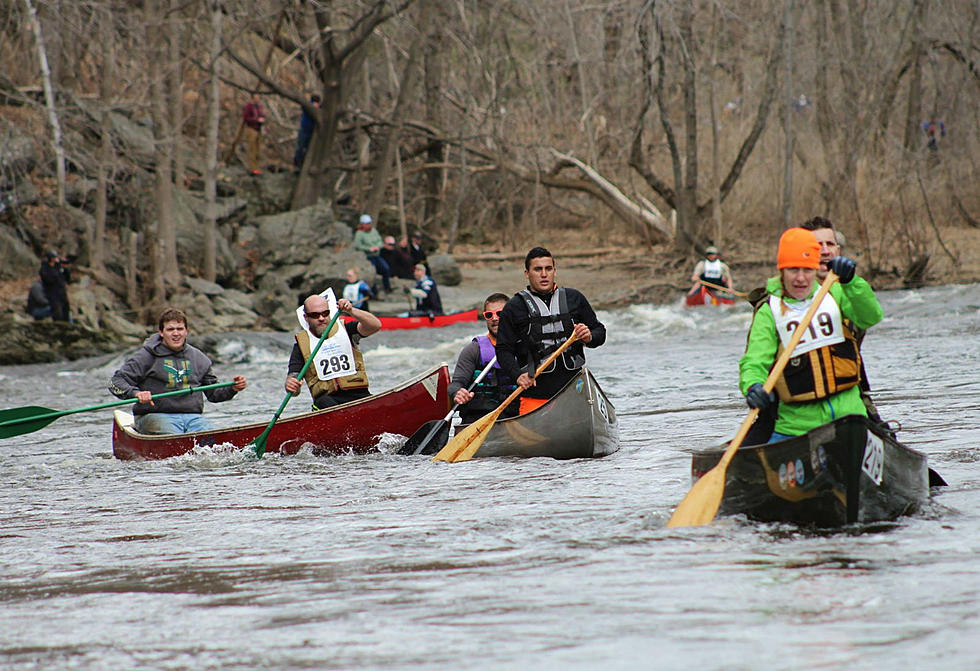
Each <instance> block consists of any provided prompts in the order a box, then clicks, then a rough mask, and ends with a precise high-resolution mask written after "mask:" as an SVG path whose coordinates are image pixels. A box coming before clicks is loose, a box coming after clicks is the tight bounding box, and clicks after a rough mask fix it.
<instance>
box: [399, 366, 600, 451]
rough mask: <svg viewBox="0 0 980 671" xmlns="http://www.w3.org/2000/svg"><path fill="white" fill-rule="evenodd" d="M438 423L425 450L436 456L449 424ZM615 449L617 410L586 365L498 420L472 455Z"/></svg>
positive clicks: (423, 433) (427, 428)
mask: <svg viewBox="0 0 980 671" xmlns="http://www.w3.org/2000/svg"><path fill="white" fill-rule="evenodd" d="M442 424H443V425H444V426H445V427H446V428H445V429H443V430H442V431H441V432H440V433H438V434H436V435H435V436H434V437H433V439H432V441H431V442H430V443H429V444H428V446H427V449H426V450H425V452H424V454H435V453H436V452H438V451H439V450H440V449H442V448H443V447H444V446H445V445H446V443H447V442H448V439H449V430H448V425H446V423H445V422H442ZM431 426H432V424H431V423H430V424H427V425H425V426H423V427H422V428H421V429H420V430H419V433H418V434H417V435H418V436H419V438H421V436H423V435H426V434H428V432H429V429H430V427H431ZM457 430H458V428H457ZM412 438H413V439H414V438H415V436H413V437H412ZM410 442H411V441H410ZM406 445H409V444H408V443H406ZM410 447H412V448H413V449H414V447H417V445H415V446H411V445H410ZM618 449H619V425H618V423H617V421H616V409H615V408H613V405H612V403H610V401H609V399H608V398H606V395H605V393H604V392H603V391H602V388H601V387H600V386H599V383H598V382H596V380H595V378H594V377H593V376H592V373H591V372H590V371H589V369H588V368H585V367H583V368H582V369H581V370H580V371H579V373H578V375H576V376H575V377H574V378H572V379H571V380H569V381H568V384H566V385H565V386H564V387H562V389H561V391H559V392H558V393H557V394H555V396H554V397H552V398H551V399H549V400H548V402H547V403H545V404H544V405H542V406H540V407H538V408H535V409H534V410H532V411H531V412H529V413H527V414H524V415H519V416H517V417H508V418H507V419H498V420H497V421H496V422H495V423H494V424H493V427H492V428H491V429H490V431H489V433H488V434H487V437H486V440H484V441H483V444H482V445H480V448H479V449H478V450H477V451H476V453H475V454H474V455H473V458H474V459H478V458H482V457H552V458H554V459H589V458H592V457H604V456H606V455H607V454H612V453H613V452H615V451H616V450H618ZM407 453H408V454H411V453H412V451H409V452H407Z"/></svg>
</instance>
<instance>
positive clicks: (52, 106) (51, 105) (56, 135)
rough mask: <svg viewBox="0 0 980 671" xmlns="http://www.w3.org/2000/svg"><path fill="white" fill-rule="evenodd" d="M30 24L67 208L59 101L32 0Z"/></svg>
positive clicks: (60, 193) (28, 0)
mask: <svg viewBox="0 0 980 671" xmlns="http://www.w3.org/2000/svg"><path fill="white" fill-rule="evenodd" d="M24 4H25V5H27V14H28V17H29V18H30V23H31V25H32V26H34V40H35V42H36V44H37V60H38V65H39V66H40V68H41V80H42V82H43V84H44V101H45V105H46V106H47V108H48V123H50V124H51V140H52V145H53V146H54V154H55V171H56V174H57V178H58V206H59V207H64V206H65V150H64V147H63V146H62V143H61V141H62V136H61V122H60V121H59V120H58V109H57V101H56V100H55V97H54V88H53V87H52V85H51V68H50V67H49V66H48V53H47V50H46V49H45V48H44V35H43V33H42V31H41V20H40V18H38V15H37V10H36V9H35V8H34V3H33V2H31V0H24Z"/></svg>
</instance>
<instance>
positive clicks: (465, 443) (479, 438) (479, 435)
mask: <svg viewBox="0 0 980 671" xmlns="http://www.w3.org/2000/svg"><path fill="white" fill-rule="evenodd" d="M577 340H578V336H577V335H575V333H574V332H573V333H572V337H571V338H569V339H568V340H566V341H565V342H563V343H562V344H561V347H559V348H558V349H556V350H555V351H554V352H552V353H551V354H549V355H548V358H547V359H545V360H544V361H542V362H541V365H540V366H538V369H537V370H536V371H534V375H533V377H537V376H538V375H541V373H543V372H544V370H545V369H546V368H547V367H548V366H550V365H551V362H552V361H554V360H555V359H557V358H558V357H559V356H561V353H562V352H564V351H565V350H566V349H568V347H569V345H571V344H572V343H573V342H576V341H577ZM523 391H524V389H523V388H521V387H517V389H515V390H514V391H513V392H511V395H510V396H508V397H507V400H505V401H504V402H503V403H501V404H500V405H499V406H498V407H497V409H496V410H494V411H493V412H491V413H489V414H487V415H484V416H483V417H481V418H480V419H478V420H476V421H475V422H473V423H472V424H470V425H469V426H468V427H466V428H465V429H463V430H462V431H460V432H459V433H457V434H456V437H455V438H453V439H452V440H450V441H449V443H447V444H446V446H445V447H444V448H442V449H441V450H439V452H438V454H436V456H434V457H432V461H448V462H457V461H469V460H470V459H472V458H473V455H474V454H476V451H477V450H478V449H480V445H483V441H485V440H486V439H487V434H488V433H490V429H491V428H492V427H493V424H494V422H496V421H497V418H498V417H500V413H502V412H503V411H504V409H505V408H506V407H507V406H508V405H510V404H511V402H512V401H513V400H514V399H516V398H517V397H518V396H520V395H521V392H523Z"/></svg>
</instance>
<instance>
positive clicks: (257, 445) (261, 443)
mask: <svg viewBox="0 0 980 671" xmlns="http://www.w3.org/2000/svg"><path fill="white" fill-rule="evenodd" d="M362 302H363V301H358V302H357V304H358V305H359V304H360V303H362ZM338 317H340V309H339V308H338V309H337V314H335V315H334V316H333V319H331V320H330V323H329V324H327V328H325V329H323V335H321V336H320V339H319V340H317V341H316V347H314V348H313V351H312V352H310V356H309V358H308V359H307V360H306V363H304V364H303V367H302V368H301V369H300V371H299V374H298V375H297V376H296V377H298V378H299V379H300V380H302V379H303V377H304V376H305V375H306V371H307V370H308V369H309V367H310V364H311V363H313V357H315V356H316V353H317V352H319V351H320V346H321V345H323V341H324V340H326V339H327V335H329V334H330V329H332V328H333V325H334V324H336V323H337V318H338ZM292 397H293V395H292V394H291V393H289V392H288V391H287V392H286V396H285V398H283V399H282V403H280V404H279V409H278V410H276V414H275V415H274V416H273V418H272V421H271V422H269V426H267V427H265V431H263V432H262V434H261V435H260V436H259V437H258V438H256V439H255V442H253V443H251V444H250V445H249V447H251V448H252V449H253V450H254V451H255V456H256V457H258V458H259V459H261V458H262V455H263V454H265V441H266V440H267V439H268V438H269V433H270V432H271V431H272V427H273V426H275V425H276V422H277V421H279V415H281V414H282V411H283V410H285V408H286V404H287V403H289V399H291V398H292Z"/></svg>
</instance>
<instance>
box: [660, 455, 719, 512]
mask: <svg viewBox="0 0 980 671" xmlns="http://www.w3.org/2000/svg"><path fill="white" fill-rule="evenodd" d="M725 466H726V464H723V463H719V464H718V465H717V466H715V467H714V468H712V469H711V470H710V471H708V472H707V473H705V474H704V475H702V476H701V478H700V479H699V480H698V481H697V482H695V483H694V486H693V487H691V491H689V492H688V493H687V496H685V497H684V500H683V501H681V502H680V503H679V504H678V506H677V508H675V509H674V514H673V515H671V516H670V521H668V522H667V527H668V528H674V527H700V526H704V525H705V524H710V523H711V521H712V520H713V519H715V515H717V514H718V508H719V507H720V506H721V497H722V496H723V495H724V494H725V475H726V473H727V470H728V469H727V468H725Z"/></svg>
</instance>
